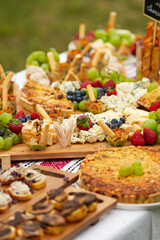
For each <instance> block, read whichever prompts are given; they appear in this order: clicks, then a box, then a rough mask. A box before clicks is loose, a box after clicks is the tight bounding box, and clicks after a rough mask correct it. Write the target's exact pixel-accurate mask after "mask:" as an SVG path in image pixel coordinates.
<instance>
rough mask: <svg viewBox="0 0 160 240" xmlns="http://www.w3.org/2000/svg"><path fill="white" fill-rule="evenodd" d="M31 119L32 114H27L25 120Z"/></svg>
mask: <svg viewBox="0 0 160 240" xmlns="http://www.w3.org/2000/svg"><path fill="white" fill-rule="evenodd" d="M29 120H31V116H30V115H29V114H27V115H26V116H25V121H26V122H27V121H29Z"/></svg>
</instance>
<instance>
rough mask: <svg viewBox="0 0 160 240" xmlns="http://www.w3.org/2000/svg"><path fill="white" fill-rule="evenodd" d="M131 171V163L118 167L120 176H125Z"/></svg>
mask: <svg viewBox="0 0 160 240" xmlns="http://www.w3.org/2000/svg"><path fill="white" fill-rule="evenodd" d="M132 173H133V167H132V166H131V165H125V166H123V167H121V168H120V169H119V175H120V176H121V177H127V176H129V175H131V174H132Z"/></svg>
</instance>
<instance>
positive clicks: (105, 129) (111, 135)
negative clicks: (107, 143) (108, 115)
mask: <svg viewBox="0 0 160 240" xmlns="http://www.w3.org/2000/svg"><path fill="white" fill-rule="evenodd" d="M97 123H98V125H99V126H100V127H101V128H102V129H103V130H104V131H105V133H107V135H109V136H110V137H115V133H114V132H113V131H112V130H111V129H110V128H109V127H108V126H107V125H106V124H105V123H104V122H103V121H102V120H101V119H100V120H98V121H97Z"/></svg>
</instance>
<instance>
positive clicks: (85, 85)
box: [80, 81, 92, 89]
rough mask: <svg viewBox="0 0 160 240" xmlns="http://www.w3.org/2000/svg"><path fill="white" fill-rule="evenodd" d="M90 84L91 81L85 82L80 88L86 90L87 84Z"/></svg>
mask: <svg viewBox="0 0 160 240" xmlns="http://www.w3.org/2000/svg"><path fill="white" fill-rule="evenodd" d="M91 83H92V82H91V81H86V82H83V83H81V84H80V88H81V89H82V88H86V87H87V85H88V84H91Z"/></svg>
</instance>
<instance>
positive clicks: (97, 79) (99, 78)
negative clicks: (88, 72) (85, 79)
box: [94, 77, 102, 82]
mask: <svg viewBox="0 0 160 240" xmlns="http://www.w3.org/2000/svg"><path fill="white" fill-rule="evenodd" d="M94 81H100V82H102V78H101V77H98V78H96V79H94Z"/></svg>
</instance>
